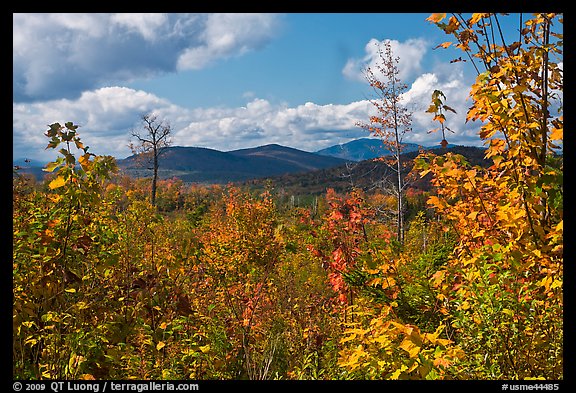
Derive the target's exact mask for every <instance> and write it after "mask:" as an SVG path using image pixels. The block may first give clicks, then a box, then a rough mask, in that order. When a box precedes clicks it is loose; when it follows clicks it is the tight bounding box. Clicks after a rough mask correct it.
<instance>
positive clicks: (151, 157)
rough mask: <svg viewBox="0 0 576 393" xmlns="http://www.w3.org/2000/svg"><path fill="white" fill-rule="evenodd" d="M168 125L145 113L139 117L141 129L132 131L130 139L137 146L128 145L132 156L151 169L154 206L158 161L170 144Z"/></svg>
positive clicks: (153, 201) (169, 127) (151, 198)
mask: <svg viewBox="0 0 576 393" xmlns="http://www.w3.org/2000/svg"><path fill="white" fill-rule="evenodd" d="M171 131H172V128H171V126H170V124H169V123H168V122H166V121H164V120H162V121H160V120H158V117H157V116H156V115H153V114H151V113H147V114H145V115H142V117H141V127H140V128H138V129H136V130H133V131H132V137H133V138H136V142H137V144H136V145H135V144H134V143H130V149H131V150H132V153H133V154H137V155H140V156H141V157H143V158H145V159H146V160H147V161H148V163H151V164H152V167H148V169H150V170H152V171H153V175H152V194H151V197H150V202H151V203H152V206H156V182H157V180H158V167H159V166H160V164H159V159H160V156H161V155H162V153H164V151H165V150H166V148H167V147H168V146H170V144H171V143H172V141H171V140H170V132H171Z"/></svg>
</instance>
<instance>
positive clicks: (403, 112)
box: [357, 41, 412, 243]
mask: <svg viewBox="0 0 576 393" xmlns="http://www.w3.org/2000/svg"><path fill="white" fill-rule="evenodd" d="M378 53H379V56H380V64H378V65H376V70H377V71H378V73H379V74H382V75H383V76H384V78H385V80H384V81H382V80H380V77H379V76H378V75H377V74H376V73H375V72H374V70H373V69H372V68H370V67H368V68H367V70H366V80H367V81H368V83H369V84H370V86H371V87H372V88H373V89H374V91H375V93H376V96H377V98H376V99H373V100H371V102H372V104H373V105H374V106H375V107H376V110H377V111H378V115H377V116H372V117H370V123H363V122H359V123H358V124H357V125H358V126H360V127H362V128H364V129H366V130H368V131H369V132H370V133H371V134H372V135H374V136H377V137H379V138H380V139H381V140H382V143H383V145H384V147H385V148H386V149H388V150H389V151H390V153H391V158H390V159H386V163H387V164H388V166H389V167H390V168H391V169H392V170H393V171H394V172H395V173H396V179H395V180H396V181H395V186H394V194H395V197H396V208H397V211H396V238H397V240H398V241H399V242H400V243H402V242H403V238H404V194H405V191H406V183H405V179H404V176H403V174H402V167H403V164H402V157H401V154H402V148H403V147H402V139H403V137H404V134H405V133H406V132H409V131H411V127H410V125H411V117H412V114H411V113H410V112H408V109H407V108H406V107H405V106H403V105H402V104H401V100H402V94H403V93H404V92H405V91H406V89H407V85H406V84H404V83H402V81H401V80H400V78H399V77H398V74H399V70H398V67H397V63H398V61H399V57H396V58H394V57H393V54H392V47H391V45H390V42H389V41H385V42H384V50H382V48H381V47H379V48H378Z"/></svg>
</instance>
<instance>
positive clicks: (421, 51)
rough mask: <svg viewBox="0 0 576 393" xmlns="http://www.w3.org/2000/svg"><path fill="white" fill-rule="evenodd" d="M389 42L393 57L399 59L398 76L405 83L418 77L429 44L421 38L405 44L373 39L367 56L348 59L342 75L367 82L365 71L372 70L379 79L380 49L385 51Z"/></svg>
mask: <svg viewBox="0 0 576 393" xmlns="http://www.w3.org/2000/svg"><path fill="white" fill-rule="evenodd" d="M385 42H389V43H390V48H391V49H392V56H393V57H394V58H396V57H399V61H398V65H397V66H398V71H399V72H398V76H399V77H400V79H401V80H402V81H404V82H406V81H407V80H408V79H410V78H411V77H413V76H414V75H416V74H417V73H418V72H420V71H421V62H422V59H423V58H424V55H425V54H426V50H427V48H428V43H427V42H426V41H425V40H424V39H421V38H412V39H408V40H406V41H405V42H399V41H397V40H390V39H385V40H382V41H378V40H377V39H375V38H372V39H371V40H370V41H369V42H368V43H367V44H366V47H365V48H364V49H365V51H366V55H365V56H364V57H363V58H361V59H357V58H352V59H348V61H347V62H346V65H345V66H344V68H343V69H342V73H343V74H344V76H346V77H347V78H349V79H352V80H357V81H361V82H365V81H366V77H365V71H366V69H367V68H370V69H371V70H372V71H373V72H374V73H375V75H376V76H377V77H378V75H379V73H378V72H377V69H378V68H377V66H378V64H381V58H380V54H379V48H381V49H382V50H384V43H385Z"/></svg>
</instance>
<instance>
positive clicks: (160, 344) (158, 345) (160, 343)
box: [156, 341, 166, 351]
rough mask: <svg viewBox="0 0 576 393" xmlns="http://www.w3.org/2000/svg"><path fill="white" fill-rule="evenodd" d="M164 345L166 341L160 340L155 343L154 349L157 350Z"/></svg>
mask: <svg viewBox="0 0 576 393" xmlns="http://www.w3.org/2000/svg"><path fill="white" fill-rule="evenodd" d="M165 346H166V343H165V342H164V341H160V342H159V343H158V344H157V345H156V350H157V351H159V350H161V349H162V348H164V347H165Z"/></svg>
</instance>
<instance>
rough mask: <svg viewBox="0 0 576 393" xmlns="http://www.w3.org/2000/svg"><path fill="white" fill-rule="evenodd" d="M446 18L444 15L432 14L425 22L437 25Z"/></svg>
mask: <svg viewBox="0 0 576 393" xmlns="http://www.w3.org/2000/svg"><path fill="white" fill-rule="evenodd" d="M444 18H446V13H445V12H443V13H434V14H432V15H430V16H429V17H428V18H426V20H428V21H430V22H432V23H438V22H440V21H441V20H442V19H444Z"/></svg>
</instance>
